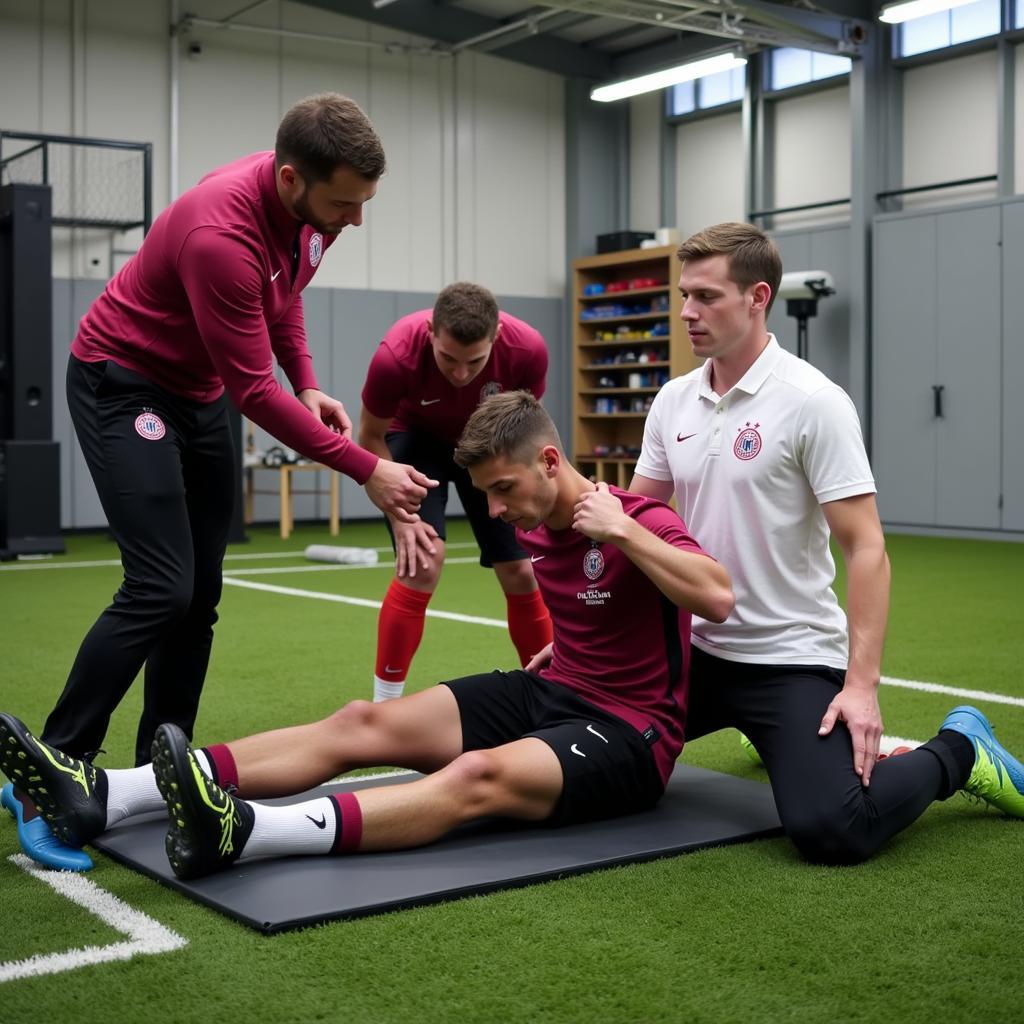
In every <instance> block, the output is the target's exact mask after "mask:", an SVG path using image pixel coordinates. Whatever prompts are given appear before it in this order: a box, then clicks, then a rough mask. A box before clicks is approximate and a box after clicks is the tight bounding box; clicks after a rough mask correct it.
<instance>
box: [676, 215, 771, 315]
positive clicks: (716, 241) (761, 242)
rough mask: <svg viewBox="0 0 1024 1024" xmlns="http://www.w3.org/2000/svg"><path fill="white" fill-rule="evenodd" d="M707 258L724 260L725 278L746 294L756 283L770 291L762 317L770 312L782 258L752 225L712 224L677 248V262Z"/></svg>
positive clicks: (734, 222)
mask: <svg viewBox="0 0 1024 1024" xmlns="http://www.w3.org/2000/svg"><path fill="white" fill-rule="evenodd" d="M709 256H725V257H726V258H727V259H728V264H729V278H730V280H732V281H735V282H736V284H737V285H739V287H740V290H741V291H746V290H747V289H748V288H750V287H751V286H752V285H755V284H757V283H758V281H764V282H766V283H767V285H768V287H769V288H771V290H772V295H771V298H770V299H769V300H768V308H767V309H766V310H765V315H766V316H767V314H768V313H770V312H771V308H772V304H773V303H774V302H775V296H776V295H777V294H778V291H779V283H780V282H781V281H782V256H781V255H780V254H779V250H778V248H777V247H776V245H775V243H774V242H773V241H772V240H771V239H770V238H769V237H768V236H767V235H766V234H765V233H764V232H763V231H761V230H760V229H759V228H755V227H754V226H753V224H739V223H737V222H736V221H728V222H726V223H724V224H714V225H712V226H711V227H709V228H705V229H704V230H703V231H698V232H697V233H696V234H695V235H691V236H690V237H689V238H688V239H687V240H686V241H685V242H683V244H682V245H681V246H680V247H679V259H680V260H682V261H683V262H684V263H685V262H686V261H687V260H702V259H706V258H707V257H709Z"/></svg>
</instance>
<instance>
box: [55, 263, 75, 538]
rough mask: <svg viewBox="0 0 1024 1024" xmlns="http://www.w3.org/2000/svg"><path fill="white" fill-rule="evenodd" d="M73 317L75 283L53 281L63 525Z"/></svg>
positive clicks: (67, 520) (66, 521) (68, 507)
mask: <svg viewBox="0 0 1024 1024" xmlns="http://www.w3.org/2000/svg"><path fill="white" fill-rule="evenodd" d="M73 329H74V328H73V321H72V318H71V282H70V281H68V280H67V279H66V278H55V279H54V281H53V359H52V363H53V373H52V378H51V380H52V385H51V387H52V389H53V439H54V440H55V441H56V442H57V443H58V444H59V445H60V524H61V527H63V528H67V527H68V526H70V525H71V514H72V501H71V494H72V491H71V461H72V453H73V451H74V443H75V442H74V430H73V428H72V426H71V414H70V413H69V412H68V400H67V388H66V386H65V383H64V381H65V378H66V376H67V370H68V345H69V344H70V342H71V335H72V332H73Z"/></svg>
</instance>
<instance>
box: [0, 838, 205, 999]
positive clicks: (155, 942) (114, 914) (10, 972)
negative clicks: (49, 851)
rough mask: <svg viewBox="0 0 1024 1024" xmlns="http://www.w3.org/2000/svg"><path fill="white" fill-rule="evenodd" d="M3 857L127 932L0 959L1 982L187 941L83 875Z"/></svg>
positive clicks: (148, 952)
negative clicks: (105, 942) (97, 942)
mask: <svg viewBox="0 0 1024 1024" xmlns="http://www.w3.org/2000/svg"><path fill="white" fill-rule="evenodd" d="M7 859H8V860H9V861H10V862H11V863H12V864H14V865H16V866H17V867H19V868H21V869H22V870H23V871H26V872H28V874H30V875H32V877H33V878H37V879H38V880H39V881H40V882H44V883H45V884H46V885H48V886H50V888H51V889H53V890H54V892H56V893H58V894H59V895H61V896H64V897H65V898H67V899H69V900H71V902H72V903H77V904H78V905H79V906H80V907H82V908H84V909H85V910H88V911H89V913H91V914H95V916H96V917H98V918H99V919H100V920H101V921H103V923H104V924H107V925H109V926H110V927H111V928H113V929H114V930H115V931H119V932H121V934H122V935H126V936H127V937H128V941H127V942H114V943H111V944H110V945H109V946H81V947H79V948H77V949H68V950H65V951H64V952H62V953H45V954H40V955H39V956H30V957H28V958H27V959H25V960H8V961H7V962H6V963H0V982H5V981H14V980H16V979H18V978H38V977H40V976H41V975H44V974H59V973H61V972H63V971H73V970H76V969H78V968H79V967H88V966H89V965H91V964H104V963H111V962H113V961H116V960H130V959H131V958H132V957H133V956H140V955H141V956H151V955H153V954H156V953H170V952H172V951H173V950H175V949H181V948H182V947H183V946H187V945H188V940H187V939H184V938H182V937H181V936H180V935H178V934H177V932H173V931H171V929H170V928H166V927H165V926H164V925H162V924H160V922H159V921H154V920H153V918H151V917H149V916H148V915H146V914H143V913H142V911H140V910H135V909H134V908H133V907H129V906H128V904H127V903H125V902H123V901H122V900H120V899H118V898H117V897H116V896H115V895H114V894H113V893H109V892H107V891H106V890H105V889H101V888H100V887H99V886H98V885H97V884H96V883H95V882H92V881H90V880H89V879H88V878H86V877H85V876H84V875H79V874H75V873H74V872H71V871H49V870H45V869H43V868H40V867H38V866H37V865H36V864H35V863H34V862H33V861H32V860H30V859H29V858H28V857H26V856H25V855H24V854H23V853H15V854H12V855H11V856H10V857H8V858H7Z"/></svg>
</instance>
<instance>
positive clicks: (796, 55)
mask: <svg viewBox="0 0 1024 1024" xmlns="http://www.w3.org/2000/svg"><path fill="white" fill-rule="evenodd" d="M851 64H852V61H851V60H850V58H849V57H840V56H838V55H837V54H834V53H817V52H816V51H815V50H799V49H797V48H796V47H795V46H783V47H780V48H779V49H777V50H772V52H771V59H770V60H769V62H768V88H769V89H771V90H773V91H775V90H778V89H791V88H793V86H795V85H806V84H807V83H808V82H817V81H820V80H821V79H823V78H835V77H836V76H837V75H848V74H849V73H850V66H851Z"/></svg>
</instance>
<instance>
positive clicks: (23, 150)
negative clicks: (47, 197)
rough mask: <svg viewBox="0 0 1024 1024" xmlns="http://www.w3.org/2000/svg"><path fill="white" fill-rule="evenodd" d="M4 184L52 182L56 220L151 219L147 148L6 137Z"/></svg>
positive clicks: (116, 223)
mask: <svg viewBox="0 0 1024 1024" xmlns="http://www.w3.org/2000/svg"><path fill="white" fill-rule="evenodd" d="M3 142H4V146H3V152H2V162H0V184H32V185H36V184H38V185H50V187H51V189H52V210H53V223H54V224H57V225H66V226H76V225H80V226H92V227H106V226H109V227H115V228H127V227H135V226H137V225H140V224H142V225H144V224H145V223H146V220H147V201H146V199H147V192H148V182H147V180H146V179H147V173H148V167H147V160H146V154H147V151H148V147H147V146H146V145H144V144H141V143H140V144H139V145H138V148H125V147H124V146H123V145H120V146H113V145H110V144H107V145H104V144H102V143H101V142H99V141H98V140H75V139H66V138H63V137H53V138H49V137H45V136H16V135H10V134H8V135H6V137H5V138H4V140H3Z"/></svg>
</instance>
